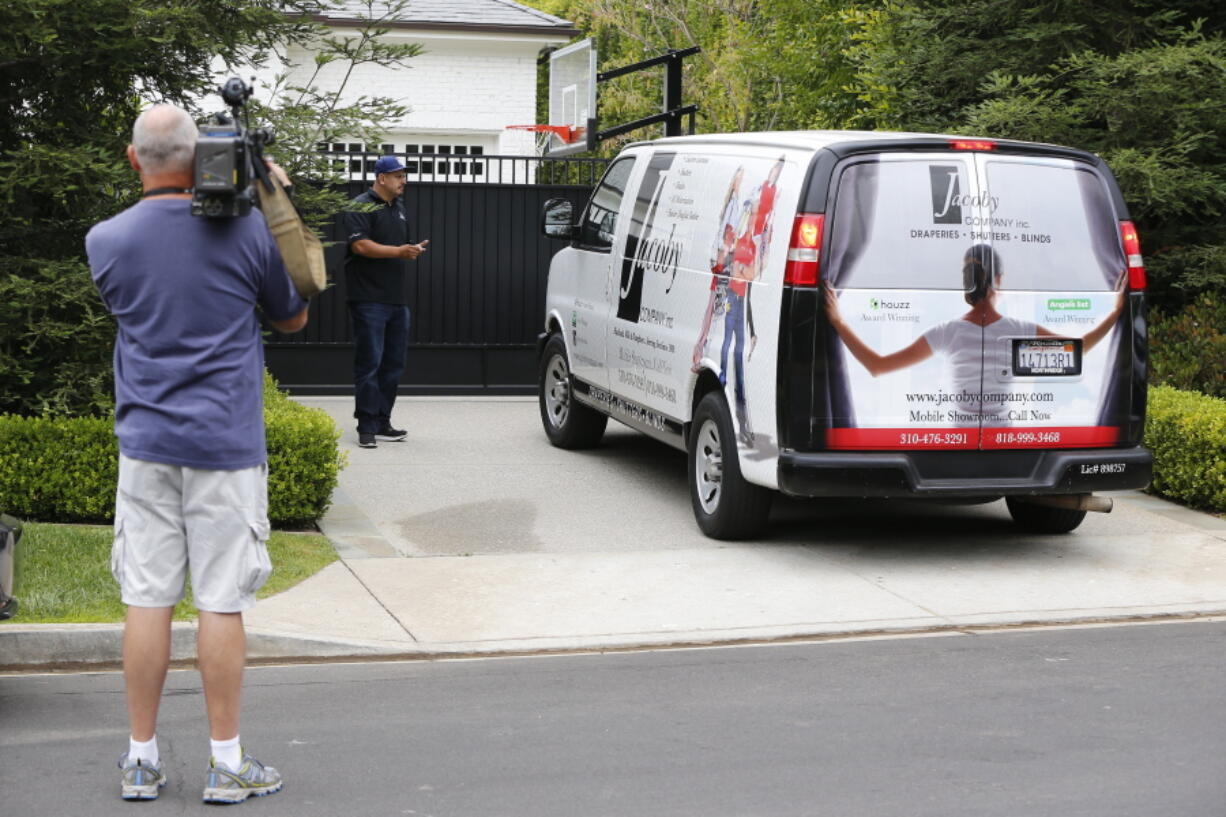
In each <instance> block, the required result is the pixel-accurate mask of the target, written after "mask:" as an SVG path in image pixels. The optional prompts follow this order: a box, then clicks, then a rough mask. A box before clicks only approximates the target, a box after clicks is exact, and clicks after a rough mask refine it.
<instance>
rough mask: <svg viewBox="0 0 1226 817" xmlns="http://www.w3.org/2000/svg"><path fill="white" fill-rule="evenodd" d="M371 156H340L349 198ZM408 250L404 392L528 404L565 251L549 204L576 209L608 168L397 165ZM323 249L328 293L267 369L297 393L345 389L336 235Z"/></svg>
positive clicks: (428, 158)
mask: <svg viewBox="0 0 1226 817" xmlns="http://www.w3.org/2000/svg"><path fill="white" fill-rule="evenodd" d="M376 158H377V155H376V154H368V153H354V154H345V155H344V156H343V158H342V157H341V156H340V155H337V161H338V162H343V163H344V167H345V169H346V173H347V175H348V176H349V179H350V181H349V182H348V191H347V192H348V194H349V196H350V197H351V198H352V197H353V196H357V195H358V194H359V193H361V192H362V191H363V190H365V189H366V188H367V187H369V186H370V183H371V181H372V180H373V176H371V175H370V173H371V167H372V166H373V164H374V160H375V159H376ZM402 160H403V161H404V162H405V165H406V166H407V167H408V169H409V171H410V174H409V179H408V185H407V186H406V188H405V197H406V204H407V205H408V210H409V217H410V219H411V222H412V226H413V236H412V237H411V240H413V241H420V240H421V239H425V238H428V239H430V249H429V251H428V252H427V253H425V254H424V255H423V256H422V258H421V259H420V260H418V261H416V262H411V263H410V264H409V265H408V266H409V275H410V277H411V280H410V282H409V288H408V289H409V296H408V297H409V309H410V314H411V323H410V340H409V358H408V365H407V367H406V370H405V373H404V376H403V377H402V378H401V385H400V392H401V393H402V394H473V393H486V394H490V393H493V394H524V393H530V392H531V391H532V390H533V388H534V384H535V382H536V336H537V333H538V332H540V331H541V327H542V324H543V321H544V303H545V283H546V278H547V273H548V271H549V260H550V259H551V258H552V257H553V254H554V253H555V252H556V251H557V250H558V249H559V248H560V247H561V246H562V245H561V244H560V243H559V242H556V241H551V240H550V239H547V238H545V237H544V236H543V235H541V232H540V228H539V218H540V212H541V206H542V205H543V204H544V202H545V200H546V199H549V198H553V197H565V198H568V199H570V200H571V201H573V202H574V203H575V204H576V206H577V207H581V206H582V205H583V204H584V203H585V202H586V201H587V198H588V195H589V194H590V192H591V189H592V187H594V186H595V184H596V182H597V181H598V180H599V177H600V174H601V173H602V172H603V170H604V166H605V161H604V160H601V159H573V158H561V159H548V158H541V157H524V156H515V157H511V156H489V155H482V154H479V153H471V154H465V155H443V154H440V155H434V154H430V155H409V156H402ZM330 238H331V239H332V240H334V241H337V243H336V244H334V245H333V246H331V247H329V248H328V250H327V260H328V275H329V280H330V281H331V282H332V286H331V287H330V288H329V289H328V290H327V291H325V292H324V293H323V294H321V295H320V296H318V297H317V298H315V300H314V301H312V303H311V312H310V321H309V323H308V325H307V328H306V329H304V330H303V331H302V332H300V333H298V334H296V335H290V336H285V335H278V334H276V333H274V334H273V335H272V337H271V338H270V339H269V341H268V343H267V344H266V347H265V353H266V357H267V362H268V368H269V369H270V370H271V371H272V373H273V375H274V376H275V377H276V378H277V380H278V381H279V382H280V384H281V385H282V386H283V387H285V388H288V389H290V390H291V391H293V392H295V393H298V394H341V393H349V392H351V391H352V389H353V346H352V336H351V333H350V326H349V314H348V308H347V306H346V303H345V275H344V271H343V262H344V254H345V249H344V245H343V244H342V243H340V241H341V239H342V238H343V236H342V235H341V234H340V232H339V225H338V226H337V227H335V228H334V232H333V234H332V235H331V236H330Z"/></svg>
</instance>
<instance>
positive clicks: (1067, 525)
mask: <svg viewBox="0 0 1226 817" xmlns="http://www.w3.org/2000/svg"><path fill="white" fill-rule="evenodd" d="M1005 504H1006V505H1008V506H1009V515H1010V516H1012V517H1013V521H1014V522H1016V523H1017V524H1018V526H1019V527H1022V528H1025V529H1026V530H1029V531H1034V532H1035V533H1068V532H1069V531H1071V530H1073V529H1074V528H1076V527H1077V526H1078V525H1080V524H1081V521H1082V520H1083V519H1085V518H1086V512H1085V511H1075V510H1073V509H1071V508H1056V507H1053V506H1051V505H1036V504H1035V503H1033V502H1026V501H1025V500H1022V499H1016V498H1014V497H1011V496H1007V497H1005Z"/></svg>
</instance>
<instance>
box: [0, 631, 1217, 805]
mask: <svg viewBox="0 0 1226 817" xmlns="http://www.w3.org/2000/svg"><path fill="white" fill-rule="evenodd" d="M1224 644H1226V622H1223V621H1197V622H1188V623H1176V624H1169V623H1168V624H1149V625H1131V626H1116V627H1100V628H1080V629H1060V630H1026V631H1004V632H993V633H981V634H977V635H968V634H957V635H942V636H928V637H907V638H892V639H875V640H861V641H846V640H845V641H831V642H820V643H797V644H789V645H774V646H758V647H729V648H718V649H703V650H676V651H656V652H633V653H608V654H588V655H571V656H555V657H533V658H494V659H481V660H452V661H419V662H405V663H371V664H343V665H326V666H290V667H265V668H254V669H251V670H249V675H248V686H247V690H248V691H247V694H246V701H245V707H246V712H247V715H246V718H245V721H244V725H243V737H244V741H245V742H246V744H247V745H248V747H249V748H250V749H251V750H253V751H254V752H255V753H256V754H257V755H258V756H261V757H262V758H263V759H264V760H266V761H267V762H269V763H271V764H273V765H275V766H277V767H279V768H280V769H281V770H282V771H283V772H284V773H285V775H286V780H287V782H286V787H285V789H284V791H282V792H281V793H279V794H276V795H274V796H272V797H267V798H263V799H261V800H259V801H252V802H250V803H248V804H246V805H244V806H241V807H239V808H242V809H244V810H248V811H250V812H252V813H256V814H267V815H294V817H307V816H308V815H331V814H338V813H346V814H357V815H368V814H369V815H435V817H443V816H444V815H448V816H450V815H455V816H457V817H475V816H477V815H498V816H499V817H520V816H521V815H522V816H523V817H527V816H528V815H532V817H548V816H550V815H557V817H576V816H577V815H585V816H588V815H670V816H671V815H695V817H697V816H698V815H702V817H712V816H713V815H772V816H775V815H840V816H844V815H864V816H865V817H868V816H870V815H871V817H894V816H895V815H897V817H921V815H931V817H956V816H958V815H966V817H972V816H973V817H993V816H994V815H1001V816H1002V817H1003V816H1004V815H1008V816H1009V817H1023V816H1024V817H1034V815H1060V816H1061V817H1074V816H1075V815H1094V816H1095V817H1097V815H1102V816H1103V817H1107V816H1108V815H1109V816H1110V817H1130V816H1131V815H1135V816H1136V817H1155V815H1163V817H1169V816H1177V815H1189V817H1192V816H1193V815H1194V816H1195V817H1205V816H1206V815H1214V814H1221V813H1223V812H1226V796H1224V795H1226V783H1223V782H1222V781H1223V779H1224V776H1223V774H1222V771H1223V765H1224V764H1226V752H1224V751H1223V750H1224V749H1226V731H1224V729H1223V726H1224V725H1226V724H1224V720H1226V719H1224V718H1223V712H1222V706H1223V695H1222V679H1223V677H1224V675H1226V650H1224V649H1223V646H1224ZM202 711H203V698H202V694H201V691H200V684H199V677H198V675H196V674H195V673H194V672H191V671H176V672H173V673H172V674H171V677H170V680H169V684H168V694H167V696H166V697H165V701H164V705H163V713H162V721H161V726H160V730H159V732H160V741H161V744H162V751H163V754H164V756H165V757H166V758H167V760H168V770H169V773H170V775H171V783H170V786H169V787H168V789H167V790H166V792H165V793H164V794H163V796H162V799H161V801H159V802H158V803H155V804H146V805H132V804H127V803H124V802H122V801H121V800H120V799H119V797H118V791H117V789H118V772H117V770H116V769H115V760H116V759H117V757H118V755H119V754H120V752H121V751H122V750H123V749H124V748H125V739H126V730H125V728H124V724H123V721H124V715H123V696H122V679H121V677H120V676H119V675H118V674H115V673H96V674H73V675H69V674H63V675H38V676H34V675H24V676H21V675H11V676H0V802H2V803H3V804H4V811H5V813H8V814H27V815H53V814H54V815H74V814H90V815H108V814H125V815H131V814H132V813H133V812H135V811H141V812H142V813H149V814H152V813H171V812H173V813H196V812H197V811H198V810H204V808H205V807H204V806H202V805H200V804H199V803H198V798H199V794H200V788H201V786H202V783H203V780H202V778H203V763H204V753H205V751H206V747H207V743H206V737H207V736H206V734H205V731H204V726H203V720H202Z"/></svg>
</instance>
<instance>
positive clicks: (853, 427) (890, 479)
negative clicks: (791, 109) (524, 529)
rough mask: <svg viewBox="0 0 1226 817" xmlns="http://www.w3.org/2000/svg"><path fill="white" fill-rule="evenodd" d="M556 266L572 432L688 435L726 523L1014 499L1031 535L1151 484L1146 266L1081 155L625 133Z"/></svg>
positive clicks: (1107, 185) (570, 227)
mask: <svg viewBox="0 0 1226 817" xmlns="http://www.w3.org/2000/svg"><path fill="white" fill-rule="evenodd" d="M572 209H573V208H572V206H571V204H570V203H569V202H567V201H565V200H563V199H554V200H551V201H550V202H548V203H546V205H545V211H544V214H543V219H542V229H543V230H544V232H545V233H546V235H549V236H552V237H554V238H560V239H564V240H567V241H569V246H568V247H566V248H564V249H562V250H561V251H559V252H558V253H557V254H556V255H555V256H554V259H553V262H552V265H551V266H550V270H549V286H548V293H547V296H546V304H545V332H544V333H543V334H542V335H541V365H540V409H541V418H542V421H543V423H544V427H545V432H546V434H547V435H548V436H549V439H550V441H551V442H552V443H553V444H554V445H557V446H560V447H563V448H581V447H585V446H593V445H595V444H597V443H598V441H599V440H600V437H601V435H602V434H603V432H604V428H605V423H606V421H607V419H608V417H613V418H614V419H616V420H618V421H620V422H622V423H625V424H626V425H629V426H631V427H633V428H636V429H638V430H640V431H643V432H644V433H646V434H649V435H651V436H653V437H656V438H658V439H660V440H663V441H664V442H666V443H668V444H670V445H673V446H675V447H677V448H680V449H683V450H685V451H686V452H687V453H688V455H689V484H690V495H691V501H692V504H693V508H694V514H695V517H696V518H697V521H698V524H699V526H700V527H701V528H702V530H703V531H704V532H705V533H707V534H708V535H709V536H712V537H715V538H720V539H732V538H744V537H750V536H754V535H755V534H757V533H758V532H760V531H761V530H762V528H763V525H764V524H765V522H766V519H767V515H768V512H769V508H770V500H771V496H772V492H774V491H782V492H783V493H785V494H789V495H793V496H806V497H932V498H945V499H956V500H960V501H966V500H968V499H969V500H975V499H982V500H984V501H988V500H992V499H997V498H1000V497H1005V498H1006V499H1007V502H1008V507H1009V511H1010V513H1011V514H1012V516H1013V518H1014V519H1015V520H1016V521H1017V522H1018V523H1020V524H1022V525H1024V526H1026V527H1029V528H1031V529H1036V530H1041V531H1048V532H1062V531H1068V530H1072V529H1073V528H1075V527H1076V526H1077V525H1078V524H1080V522H1081V520H1082V519H1083V518H1084V517H1085V513H1086V511H1087V510H1109V508H1110V502H1109V500H1107V499H1104V498H1102V497H1097V496H1093V495H1092V493H1093V492H1094V491H1102V490H1118V489H1126V488H1140V487H1143V486H1145V485H1146V484H1148V482H1149V479H1150V472H1151V463H1152V458H1151V456H1150V453H1149V452H1148V451H1147V450H1146V449H1144V448H1143V447H1142V446H1141V444H1140V443H1141V434H1142V428H1143V426H1144V420H1145V397H1146V390H1145V387H1146V358H1147V355H1146V329H1145V270H1144V267H1143V266H1142V261H1141V254H1140V247H1139V245H1138V241H1137V237H1136V231H1135V230H1134V229H1133V226H1132V224H1131V222H1130V221H1129V216H1128V211H1127V208H1126V207H1125V205H1124V201H1123V199H1122V198H1121V196H1120V192H1119V187H1118V186H1117V184H1116V182H1115V179H1114V178H1113V176H1112V175H1111V172H1110V170H1108V168H1107V167H1106V165H1105V164H1104V163H1103V162H1102V160H1100V159H1099V158H1098V157H1096V156H1094V155H1091V154H1089V153H1086V152H1083V151H1079V150H1074V149H1070V148H1063V147H1056V146H1052V145H1042V144H1032V143H1023V142H1011V141H1002V140H987V139H966V138H962V137H952V136H934V135H931V134H904V133H871V132H842V131H840V132H797V133H744V134H727V135H718V136H689V137H679V138H672V139H662V140H659V141H655V142H643V143H638V144H634V145H631V146H629V147H627V148H626V149H625V150H624V151H623V152H622V153H621V154H620V155H619V156H618V157H617V158H616V159H615V160H614V161H613V162H612V163H611V164H610V165H609V167H608V169H607V171H606V172H605V174H604V177H603V178H602V179H601V181H600V184H599V185H598V186H597V187H596V189H595V191H594V192H593V194H592V197H591V200H590V201H589V202H588V204H587V206H586V207H585V208H584V209H583V211H582V212H581V213H579V214H578V217H577V218H576V217H574V214H573V212H572Z"/></svg>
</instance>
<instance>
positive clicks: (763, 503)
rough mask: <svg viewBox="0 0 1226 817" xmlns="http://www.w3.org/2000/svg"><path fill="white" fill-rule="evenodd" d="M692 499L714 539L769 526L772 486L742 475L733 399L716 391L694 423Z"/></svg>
mask: <svg viewBox="0 0 1226 817" xmlns="http://www.w3.org/2000/svg"><path fill="white" fill-rule="evenodd" d="M689 455H690V456H689V459H690V463H689V464H690V468H689V471H690V480H689V482H690V504H691V505H693V508H694V518H695V519H696V520H697V521H698V527H700V528H702V532H703V533H705V534H706V535H707V536H710V537H711V538H712V539H749V538H751V537H754V536H757V535H758V534H759V533H761V532H762V530H763V529H764V528H765V527H766V519H767V516H768V515H769V514H770V507H771V491H770V490H769V489H767V488H763V487H762V486H760V485H753V484H751V483H749V482H746V481H745V478H744V477H743V476H741V467H740V463H739V461H738V459H737V450H736V436H735V434H734V432H733V429H732V416H731V414H730V413H729V412H728V402H727V401H726V400H725V399H724V396H723V395H722V394H720V393H719V392H711V393H710V394H708V395H707V396H706V397H703V398H702V400H701V401H700V402H699V403H698V409H697V411H695V412H694V422H693V424H692V426H691V428H690V445H689Z"/></svg>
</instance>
